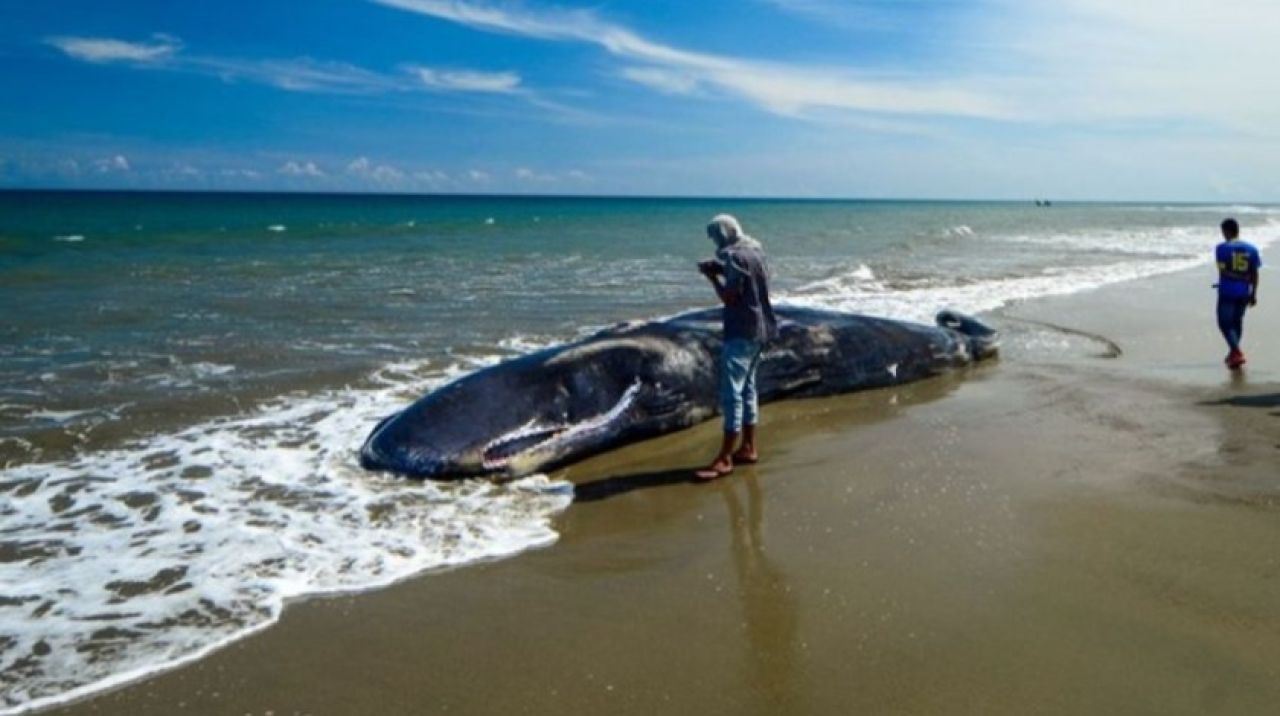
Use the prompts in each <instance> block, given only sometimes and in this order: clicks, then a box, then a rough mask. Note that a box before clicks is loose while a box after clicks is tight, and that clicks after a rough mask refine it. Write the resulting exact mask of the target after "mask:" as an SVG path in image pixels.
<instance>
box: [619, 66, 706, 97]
mask: <svg viewBox="0 0 1280 716" xmlns="http://www.w3.org/2000/svg"><path fill="white" fill-rule="evenodd" d="M622 76H623V77H625V78H626V79H629V80H631V81H632V82H635V83H637V84H642V85H645V86H647V87H650V88H652V89H656V90H658V91H659V92H666V93H667V94H693V93H694V92H697V91H698V78H697V77H694V76H693V75H690V74H688V73H684V72H678V71H673V70H663V69H658V68H656V67H625V68H623V70H622Z"/></svg>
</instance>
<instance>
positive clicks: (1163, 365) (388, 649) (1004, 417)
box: [49, 269, 1280, 716]
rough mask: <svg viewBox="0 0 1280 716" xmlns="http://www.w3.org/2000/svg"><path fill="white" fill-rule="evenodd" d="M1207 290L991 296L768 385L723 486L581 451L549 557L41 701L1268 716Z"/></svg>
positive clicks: (633, 454) (678, 444) (1261, 332)
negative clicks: (971, 329) (966, 335)
mask: <svg viewBox="0 0 1280 716" xmlns="http://www.w3.org/2000/svg"><path fill="white" fill-rule="evenodd" d="M1210 280H1211V277H1209V276H1208V273H1207V269H1200V270H1197V271H1193V272H1185V273H1179V274H1174V275H1170V276H1165V277H1161V278H1155V279H1148V280H1144V281H1141V282H1130V283H1123V284H1117V285H1114V286H1111V287H1108V288H1105V289H1102V290H1099V291H1095V292H1091V293H1084V294H1077V295H1073V296H1068V297H1062V298H1052V299H1042V300H1038V301H1035V302H1030V303H1023V304H1020V305H1015V306H1013V307H1012V308H1010V309H1008V310H1006V311H1004V312H1001V313H997V314H995V315H992V316H990V317H989V319H990V321H991V322H992V323H994V324H995V325H997V326H999V327H1000V328H1002V329H1003V330H1004V331H1005V332H1006V336H1007V338H1006V345H1007V346H1008V347H1007V348H1006V350H1005V351H1004V354H1003V356H1002V358H1001V359H1000V360H999V361H995V362H992V363H988V364H983V365H981V366H978V367H976V368H973V369H970V370H966V371H963V372H960V373H957V374H955V375H951V376H947V377H944V378H941V379H937V380H933V381H928V382H925V383H919V384H913V385H908V386H904V387H902V388H898V389H892V390H884V391H877V392H872V393H864V394H858V395H851V396H844V397H840V398H835V399H822V400H813V401H800V402H790V403H784V404H776V405H771V406H769V407H768V408H767V409H766V410H765V412H764V425H763V428H762V430H763V435H764V448H765V450H766V456H765V458H764V460H763V461H762V462H761V463H760V464H759V465H758V466H755V467H751V468H743V469H739V470H738V471H737V473H736V474H735V475H734V476H732V477H731V478H728V479H724V480H722V481H719V482H717V483H715V484H711V485H695V484H690V483H689V482H688V481H687V480H686V474H687V472H686V468H688V467H690V466H693V465H696V464H698V463H700V462H702V461H703V460H705V459H706V458H707V456H708V455H709V454H710V451H711V450H712V448H713V444H714V442H715V440H716V437H717V434H718V430H719V428H718V426H717V424H715V423H708V424H704V425H702V426H699V427H698V428H696V429H693V430H690V431H686V432H684V433H681V434H677V435H673V436H668V437H665V438H662V439H659V440H654V441H651V442H648V443H644V444H641V445H635V446H631V447H629V448H627V449H624V450H620V451H617V452H615V453H612V454H607V455H604V456H600V457H598V458H595V459H593V460H590V461H587V462H584V463H581V464H578V465H575V466H573V467H572V468H570V469H569V470H568V471H567V477H568V478H569V479H571V480H572V481H573V482H574V483H575V484H576V485H577V487H578V498H577V501H576V503H575V504H574V505H573V506H571V507H570V508H569V509H568V510H567V511H565V512H564V513H563V514H562V515H561V516H560V517H559V518H558V519H557V522H556V525H555V528H556V530H557V531H558V532H559V533H560V535H561V537H560V539H559V541H558V542H556V543H555V544H553V545H551V546H549V547H547V548H545V549H541V550H535V551H531V552H528V553H525V554H523V555H521V556H519V557H516V558H514V559H509V560H505V561H501V562H496V563H490V564H484V565H479V566H471V567H467V568H463V569H458V570H455V571H450V572H445V573H436V574H427V575H422V576H420V577H418V578H415V579H412V580H409V581H406V582H403V583H400V584H398V585H396V586H393V587H391V588H388V589H385V590H382V591H377V592H372V593H364V594H356V595H348V596H342V597H337V598H330V599H316V600H311V601H306V602H303V603H298V604H293V605H291V606H290V607H289V608H288V609H287V610H286V611H285V614H284V616H283V619H282V621H281V622H280V623H279V624H277V625H275V626H273V627H272V628H270V629H268V630H266V631H264V632H262V633H260V634H259V635H257V636H255V637H252V638H250V639H246V640H243V641H241V642H238V643H236V644H234V645H232V646H230V647H228V648H225V649H223V650H221V651H219V652H217V653H215V654H214V655H212V656H210V657H208V658H206V659H204V660H202V661H199V662H197V663H195V664H194V665H191V666H188V667H185V668H182V669H179V670H175V671H172V672H168V673H165V674H161V675H159V676H156V677H154V678H151V679H149V680H146V681H143V682H140V683H136V684H133V685H130V686H127V687H124V688H121V689H118V690H116V691H113V692H110V693H107V694H104V695H101V696H99V697H97V698H94V699H91V700H88V701H84V702H80V703H77V704H73V705H71V706H68V707H65V708H61V709H56V710H53V711H50V712H49V713H57V714H90V713H93V714H174V713H198V714H278V715H279V714H295V713H298V714H353V713H381V714H421V713H463V714H481V713H528V714H562V713H611V714H632V713H634V714H642V713H644V714H649V713H672V714H684V713H689V714H693V713H697V714H756V713H758V714H778V713H788V714H809V713H812V714H830V713H873V714H1029V713H1039V714H1098V713H1124V714H1161V715H1162V716H1168V715H1170V714H1208V713H1223V714H1269V713H1274V712H1275V708H1276V704H1277V703H1280V612H1277V610H1276V605H1277V604H1280V556H1278V555H1277V553H1276V550H1275V546H1276V545H1277V544H1280V523H1278V522H1277V520H1276V515H1277V509H1280V479H1278V474H1277V473H1278V472H1280V471H1278V470H1277V465H1280V459H1278V458H1280V420H1277V417H1280V338H1278V337H1277V334H1276V332H1275V331H1274V330H1273V329H1274V326H1275V321H1276V309H1275V308H1274V305H1275V304H1274V303H1273V299H1272V298H1271V295H1270V294H1271V291H1270V290H1269V289H1270V288H1271V287H1270V286H1269V285H1267V282H1266V280H1265V277H1264V281H1263V286H1262V290H1261V298H1262V301H1263V305H1262V306H1261V307H1260V308H1259V309H1258V310H1256V311H1255V312H1254V313H1252V314H1251V315H1250V316H1249V318H1248V321H1247V324H1246V329H1247V330H1246V338H1245V347H1246V352H1248V353H1249V354H1250V356H1251V361H1250V363H1249V365H1248V367H1247V369H1246V370H1245V371H1244V372H1243V373H1241V374H1236V375H1232V374H1229V373H1228V372H1227V371H1226V370H1225V369H1224V368H1223V366H1222V364H1221V358H1222V354H1224V353H1225V349H1224V348H1223V347H1222V345H1221V340H1220V338H1219V337H1218V335H1217V333H1216V330H1215V328H1214V326H1213V323H1212V308H1213V306H1212V302H1213V297H1212V293H1211V292H1210V291H1209V289H1208V283H1209V282H1210ZM1045 324H1052V325H1054V326H1060V327H1066V328H1070V329H1071V330H1072V331H1076V332H1074V333H1072V332H1062V331H1059V330H1056V329H1051V328H1047V327H1045ZM1090 336H1094V337H1090ZM1104 339H1105V340H1104ZM1117 347H1118V348H1119V354H1118V355H1117V351H1116V350H1115V349H1116V348H1117Z"/></svg>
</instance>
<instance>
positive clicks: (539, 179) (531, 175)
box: [513, 167, 556, 184]
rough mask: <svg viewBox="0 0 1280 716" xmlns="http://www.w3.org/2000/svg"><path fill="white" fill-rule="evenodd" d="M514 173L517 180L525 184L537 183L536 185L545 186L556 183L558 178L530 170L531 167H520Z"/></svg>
mask: <svg viewBox="0 0 1280 716" xmlns="http://www.w3.org/2000/svg"><path fill="white" fill-rule="evenodd" d="M513 173H514V174H515V177H516V179H519V180H520V181H523V182H536V183H543V184H545V183H549V182H553V181H556V176H555V175H554V174H542V173H539V172H536V171H534V170H532V169H530V168H529V167H519V168H517V169H516V170H515V172H513Z"/></svg>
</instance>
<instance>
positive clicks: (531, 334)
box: [0, 192, 1280, 714]
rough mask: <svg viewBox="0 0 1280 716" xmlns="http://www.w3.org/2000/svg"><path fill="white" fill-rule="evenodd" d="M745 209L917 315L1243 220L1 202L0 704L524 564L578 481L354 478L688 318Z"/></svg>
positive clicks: (676, 207)
mask: <svg viewBox="0 0 1280 716" xmlns="http://www.w3.org/2000/svg"><path fill="white" fill-rule="evenodd" d="M722 211H728V212H731V213H733V214H735V215H737V216H738V217H739V218H740V219H741V220H742V222H743V224H744V226H745V227H746V229H747V231H748V232H749V233H751V234H753V235H755V236H756V237H757V238H759V239H760V240H761V241H763V242H764V244H765V246H766V249H767V251H768V252H769V255H770V257H771V261H772V264H773V269H774V273H775V274H776V277H775V289H776V291H777V293H778V294H779V300H781V301H789V302H792V303H797V304H805V305H813V306H820V307H828V308H836V309H843V310H851V311H859V312H865V313H871V314H876V315H884V316H890V317H895V318H905V319H913V320H921V321H931V320H932V316H933V314H934V313H935V312H936V311H937V310H939V309H941V308H944V307H951V308H957V309H961V310H965V311H971V312H980V311H989V310H993V309H997V308H1000V307H1003V306H1007V305H1009V304H1013V303H1016V302H1018V301H1022V300H1026V299H1030V298H1036V297H1040V296H1048V295H1055V294H1065V293H1072V292H1077V291H1085V290H1090V289H1092V288H1096V287H1099V286H1102V285H1107V284H1112V283H1116V282H1120V281H1126V280H1132V279H1136V278H1141V277H1144V276H1151V275H1156V274H1160V273H1168V272H1172V271H1178V270H1183V269H1187V268H1192V267H1195V266H1198V265H1203V266H1204V267H1205V270H1206V278H1207V280H1206V296H1208V295H1209V294H1208V291H1207V285H1208V278H1209V277H1210V273H1209V271H1208V263H1209V253H1210V251H1211V250H1212V247H1213V246H1214V244H1215V243H1216V242H1217V241H1218V235H1217V223H1218V221H1220V220H1221V219H1222V218H1223V217H1224V216H1226V215H1234V216H1237V217H1238V218H1239V219H1240V220H1241V221H1242V223H1243V225H1244V227H1245V235H1246V238H1250V239H1253V240H1255V241H1257V242H1258V243H1260V244H1263V245H1264V246H1265V245H1266V244H1268V243H1269V242H1270V239H1271V238H1272V236H1273V235H1274V234H1275V233H1276V231H1277V229H1278V228H1280V209H1277V208H1274V207H1265V206H1213V205H1203V206H1195V205H1120V204H1062V205H1055V206H1053V207H1036V206H1035V205H1033V204H1031V203H1029V202H1028V203H1026V204H1018V203H956V202H888V201H767V200H719V199H717V200H710V199H707V200H702V199H587V198H528V197H398V196H366V195H261V194H259V195H239V194H178V193H175V194H169V193H69V192H7V193H0V714H8V713H17V712H21V711H24V710H27V709H31V708H36V707H39V706H43V705H48V704H52V703H57V702H59V701H62V700H66V699H69V698H75V697H77V696H82V695H84V694H87V693H92V692H93V691H95V690H99V689H102V688H106V687H109V686H111V685H113V684H117V683H120V682H122V681H127V680H130V679H135V678H138V677H140V676H143V675H145V674H147V673H150V672H152V671H155V670H157V669H161V668H167V667H171V666H173V665H176V664H179V663H182V662H185V661H189V660H192V659H197V658H199V657H200V656H201V655H203V654H206V653H208V652H209V651H210V650H212V649H216V648H218V647H219V646H221V645H224V644H226V643H228V642H230V641H233V640H235V639H238V638H242V637H244V636H245V635H247V634H250V633H252V632H254V631H256V630H259V629H262V628H266V627H268V626H269V625H270V624H272V623H273V622H274V621H275V620H276V619H277V618H278V616H279V614H280V612H281V610H282V609H283V607H284V604H285V603H286V602H287V601H288V600H290V599H297V598H303V597H306V596H308V595H317V594H323V593H332V592H338V591H356V590H362V589H371V588H376V587H378V586H382V585H385V584H388V583H391V582H393V581H396V580H399V579H404V578H407V577H409V576H413V575H417V574H421V573H423V572H428V571H430V570H433V569H439V568H442V567H446V566H457V565H464V564H467V563H471V562H476V561H480V560H487V559H496V558H501V557H505V556H509V555H512V554H515V553H518V552H520V551H522V550H526V549H530V548H533V547H539V546H544V545H548V544H550V543H552V542H554V540H555V539H556V534H555V531H554V529H553V526H552V519H553V518H554V517H555V515H556V514H557V513H559V512H560V511H562V510H564V509H565V508H566V507H567V506H568V504H569V502H570V500H571V492H570V491H568V490H566V489H564V487H565V486H564V485H562V484H557V483H556V482H555V481H553V480H551V479H549V478H547V477H546V476H534V477H531V478H527V479H524V480H521V481H517V482H515V483H512V484H504V485H495V484H490V483H487V482H483V481H472V482H466V483H461V484H450V485H437V484H420V483H408V482H404V481H402V480H399V479H396V478H394V477H390V476H383V475H373V474H367V473H365V472H363V471H362V470H361V469H360V468H359V467H358V465H357V463H356V451H357V449H358V447H359V445H360V444H361V442H362V441H363V439H364V437H365V436H366V435H367V433H368V431H369V430H370V429H371V428H372V426H373V424H374V423H375V422H376V421H377V420H378V419H379V418H381V417H383V416H385V415H387V414H389V413H391V412H393V411H395V410H397V409H398V408H400V407H402V406H403V405H405V404H407V403H408V402H410V401H411V400H413V399H415V398H416V397H418V396H419V395H421V394H422V393H423V392H425V391H427V390H430V389H431V388H433V387H436V386H439V385H441V384H443V383H445V382H447V381H448V380H450V379H452V378H454V377H456V376H459V375H462V374H465V373H466V372H468V371H471V370H474V369H476V368H478V367H481V366H484V365H488V364H491V363H493V362H495V361H499V360H502V359H503V358H507V357H510V356H514V355H518V354H520V353H523V352H526V351H529V350H533V349H536V348H540V347H543V346H546V345H549V344H552V343H556V342H560V341H565V340H570V339H573V338H574V337H577V336H581V335H583V334H585V333H588V332H591V331H592V330H594V329H596V328H599V327H601V326H604V325H608V324H611V323H614V322H617V321H621V320H631V319H637V318H646V317H656V316H663V315H669V314H672V313H675V312H677V311H680V310H684V309H688V308H694V307H700V306H706V305H710V303H711V302H712V296H711V293H710V291H709V289H708V287H707V286H706V284H705V283H704V281H703V280H702V279H701V277H700V276H699V275H698V273H697V272H696V270H695V269H694V264H695V262H696V261H698V260H700V259H704V258H707V257H708V256H709V254H710V250H711V244H710V243H709V242H708V241H707V239H706V238H705V234H704V233H703V226H704V225H705V223H706V221H707V220H708V219H709V218H710V217H711V216H712V215H714V214H716V213H719V212H722Z"/></svg>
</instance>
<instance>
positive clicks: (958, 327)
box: [934, 309, 1000, 360]
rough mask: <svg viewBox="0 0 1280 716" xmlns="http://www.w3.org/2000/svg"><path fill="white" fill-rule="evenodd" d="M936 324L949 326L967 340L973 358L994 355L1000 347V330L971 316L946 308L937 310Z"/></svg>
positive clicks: (943, 326)
mask: <svg viewBox="0 0 1280 716" xmlns="http://www.w3.org/2000/svg"><path fill="white" fill-rule="evenodd" d="M934 320H936V321H937V323H938V326H939V327H941V328H950V329H951V330H953V331H955V332H957V333H959V334H961V335H963V336H964V337H965V338H967V339H968V340H969V351H970V353H972V354H973V357H974V359H975V360H982V359H984V358H990V357H991V356H994V355H995V354H996V352H997V351H998V350H999V349H1000V332H999V331H997V330H996V329H994V328H992V327H991V326H988V325H987V324H985V323H983V322H982V321H979V320H978V319H976V318H974V317H973V316H969V315H965V314H963V313H960V312H959V311H952V310H950V309H946V310H943V311H939V312H938V315H937V317H936V318H935V319H934Z"/></svg>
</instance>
